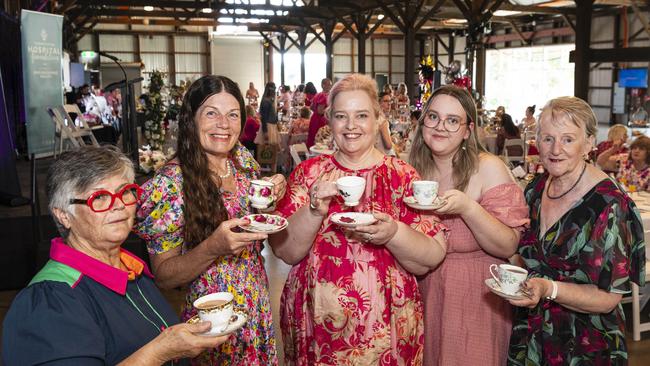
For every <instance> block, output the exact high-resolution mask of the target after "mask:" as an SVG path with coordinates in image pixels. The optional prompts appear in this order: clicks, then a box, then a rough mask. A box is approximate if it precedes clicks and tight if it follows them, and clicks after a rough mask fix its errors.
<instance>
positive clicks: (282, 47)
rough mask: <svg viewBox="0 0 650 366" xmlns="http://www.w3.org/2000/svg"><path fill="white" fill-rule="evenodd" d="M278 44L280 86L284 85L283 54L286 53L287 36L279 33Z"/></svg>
mask: <svg viewBox="0 0 650 366" xmlns="http://www.w3.org/2000/svg"><path fill="white" fill-rule="evenodd" d="M278 43H280V85H284V54H285V53H286V51H287V49H286V45H287V36H286V35H284V34H283V33H281V34H280V35H279V36H278Z"/></svg>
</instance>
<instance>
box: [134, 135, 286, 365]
mask: <svg viewBox="0 0 650 366" xmlns="http://www.w3.org/2000/svg"><path fill="white" fill-rule="evenodd" d="M231 161H236V164H235V165H238V166H239V167H240V168H239V169H234V170H233V171H234V174H235V180H236V187H237V191H236V193H232V192H227V191H222V194H223V202H224V204H225V206H226V209H227V211H228V217H229V218H234V217H243V216H245V215H247V214H249V213H250V202H249V199H248V194H247V192H248V189H249V187H250V180H251V179H255V178H256V177H257V174H258V171H259V166H258V165H257V162H255V160H254V159H253V157H252V156H251V155H250V153H249V152H248V150H246V148H244V147H243V146H241V145H239V144H237V148H236V149H235V152H234V154H233V156H232V158H231ZM142 188H143V189H144V191H145V194H144V197H143V203H142V206H141V207H140V208H139V209H138V212H137V219H138V222H137V224H136V226H135V229H134V230H135V231H136V233H137V234H138V235H140V237H142V238H143V239H144V240H146V241H147V248H148V250H149V253H152V254H160V253H164V252H166V251H169V250H171V249H173V248H176V247H178V246H182V254H185V253H187V251H188V250H189V248H188V246H187V243H185V242H184V241H183V226H184V223H185V220H184V215H183V194H182V192H183V173H182V169H181V166H180V165H178V164H176V163H168V164H167V165H165V166H164V167H162V168H161V169H160V170H159V171H158V172H157V173H156V175H155V176H154V177H153V178H152V179H150V180H149V181H147V182H146V183H145V184H144V185H143V186H142ZM261 251H262V243H261V242H252V243H251V244H250V245H249V246H248V247H247V248H246V249H244V251H243V252H242V253H241V254H240V255H239V256H225V257H219V258H217V259H216V260H215V261H214V263H213V264H212V265H211V266H210V267H208V268H207V269H206V271H205V272H203V273H202V274H201V275H200V276H199V277H198V278H196V279H195V280H194V281H192V283H190V284H189V291H188V293H187V297H186V303H185V304H184V306H183V310H182V314H181V319H182V320H183V321H185V320H187V319H189V318H191V317H192V316H194V315H195V314H196V311H195V310H194V309H193V308H192V303H193V302H194V300H196V299H197V298H199V297H201V296H203V295H205V294H209V293H212V292H221V291H228V292H231V293H232V294H233V295H235V302H236V304H235V306H237V307H241V308H245V309H246V311H247V313H248V315H249V319H248V321H247V322H246V325H244V327H243V328H242V329H241V330H240V331H238V332H236V333H235V336H232V337H231V338H230V340H229V341H227V342H225V343H224V344H222V345H221V346H220V347H219V348H217V349H216V350H214V351H213V352H204V353H203V354H201V355H200V356H199V357H197V358H195V359H194V360H193V364H195V365H276V364H277V355H276V348H275V335H274V330H273V322H272V319H271V304H270V300H269V292H268V288H269V286H268V278H267V276H266V272H265V270H264V264H263V262H262V255H261Z"/></svg>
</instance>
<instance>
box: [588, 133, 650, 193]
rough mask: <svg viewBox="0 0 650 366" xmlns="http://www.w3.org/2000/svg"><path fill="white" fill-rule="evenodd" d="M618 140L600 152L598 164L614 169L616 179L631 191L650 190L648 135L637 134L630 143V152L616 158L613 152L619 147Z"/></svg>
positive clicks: (604, 168) (605, 168)
mask: <svg viewBox="0 0 650 366" xmlns="http://www.w3.org/2000/svg"><path fill="white" fill-rule="evenodd" d="M620 141H621V140H617V142H616V143H615V144H614V145H612V147H611V148H609V149H608V150H605V152H603V153H602V154H600V156H599V157H598V161H597V162H598V165H600V166H601V167H602V168H603V170H607V171H615V172H616V179H617V180H618V181H619V182H621V183H622V184H623V185H625V186H626V187H628V188H629V189H630V190H631V191H646V192H648V191H650V137H647V136H639V137H638V138H637V139H636V140H634V142H633V143H632V145H630V153H629V154H628V155H627V156H626V157H623V158H620V155H618V156H619V158H617V157H616V156H614V153H615V152H616V151H618V149H620V146H619V143H620Z"/></svg>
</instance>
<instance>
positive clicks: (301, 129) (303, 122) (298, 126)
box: [289, 107, 311, 136]
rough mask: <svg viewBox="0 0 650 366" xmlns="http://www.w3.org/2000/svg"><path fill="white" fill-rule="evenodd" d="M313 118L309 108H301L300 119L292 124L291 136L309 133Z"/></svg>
mask: <svg viewBox="0 0 650 366" xmlns="http://www.w3.org/2000/svg"><path fill="white" fill-rule="evenodd" d="M310 117H311V110H310V109H309V107H302V108H300V117H299V118H297V119H295V120H294V121H293V122H292V123H291V131H290V132H289V135H290V136H293V135H296V134H303V133H307V132H309V118H310Z"/></svg>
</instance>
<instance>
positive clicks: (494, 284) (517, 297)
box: [485, 278, 527, 300]
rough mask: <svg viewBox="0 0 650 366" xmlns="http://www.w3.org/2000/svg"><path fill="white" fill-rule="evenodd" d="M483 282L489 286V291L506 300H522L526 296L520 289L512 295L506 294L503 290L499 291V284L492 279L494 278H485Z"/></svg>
mask: <svg viewBox="0 0 650 366" xmlns="http://www.w3.org/2000/svg"><path fill="white" fill-rule="evenodd" d="M485 284H486V285H487V287H489V288H490V291H492V292H493V293H495V294H497V295H499V296H501V297H503V298H504V299H508V300H523V299H527V297H526V296H525V295H524V294H523V292H521V290H519V291H517V292H516V293H515V294H514V295H511V294H507V293H505V292H503V291H501V286H499V283H498V282H497V281H496V280H495V279H494V278H488V279H486V280H485Z"/></svg>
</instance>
